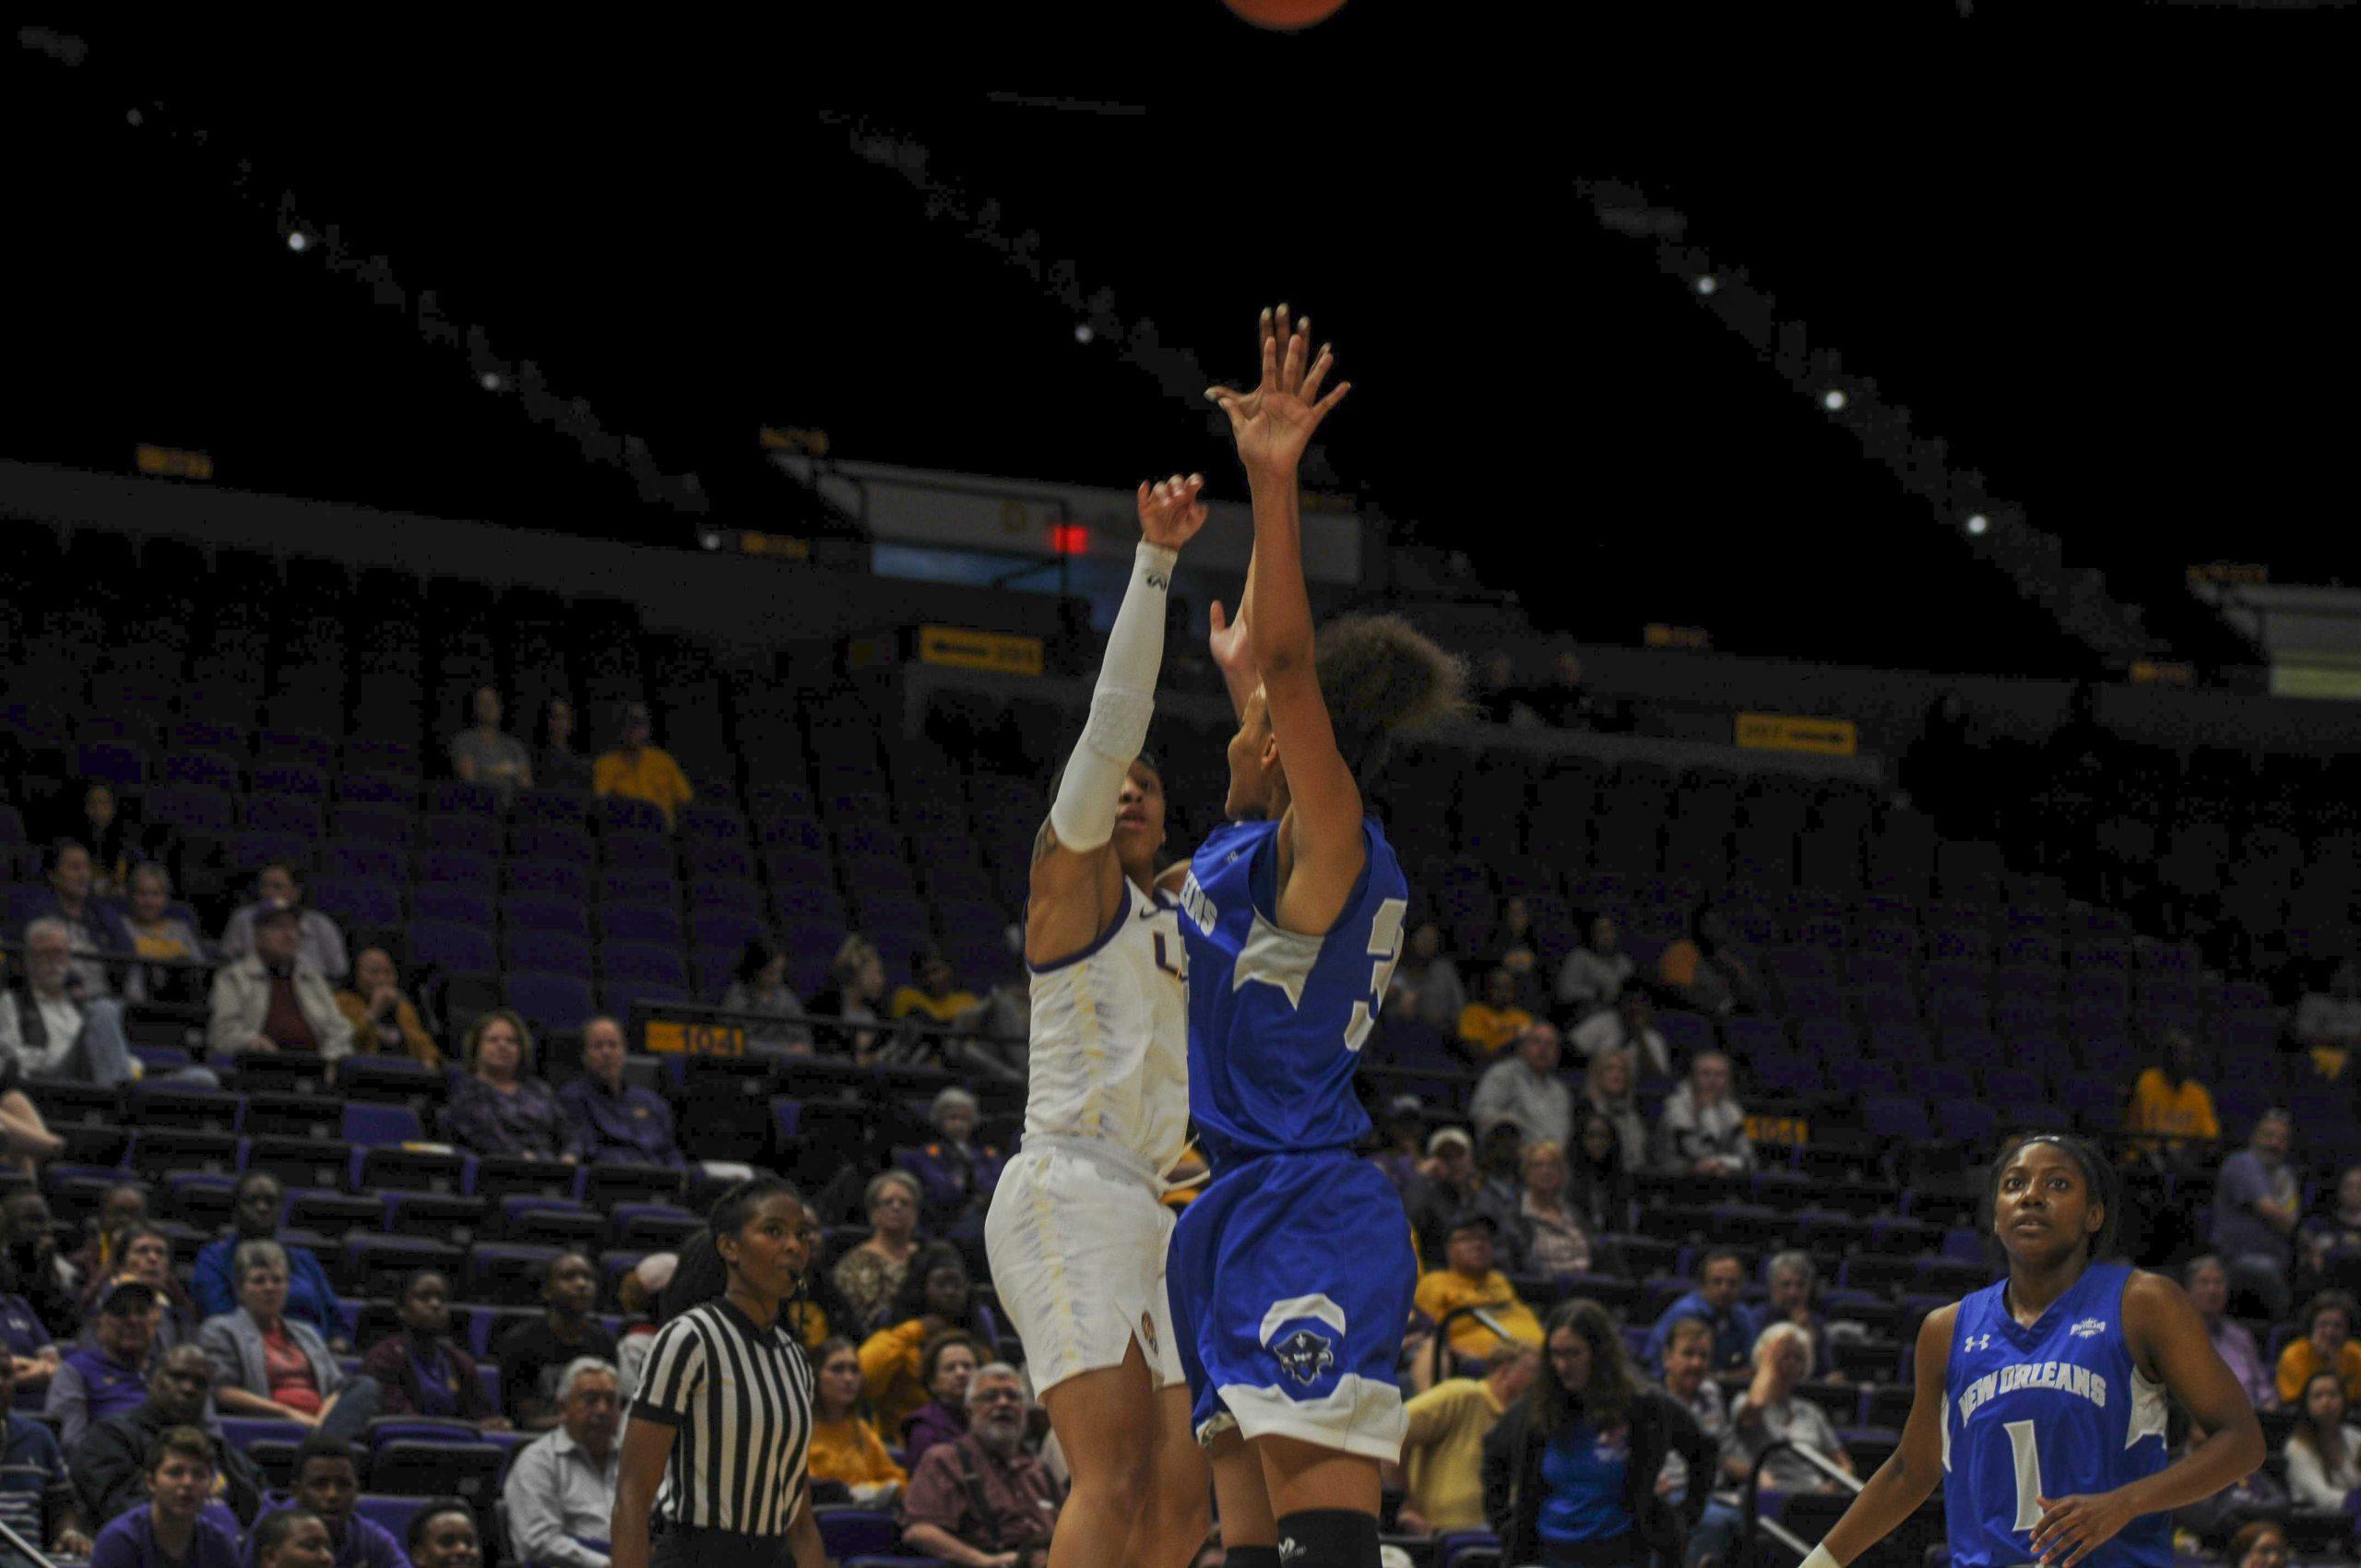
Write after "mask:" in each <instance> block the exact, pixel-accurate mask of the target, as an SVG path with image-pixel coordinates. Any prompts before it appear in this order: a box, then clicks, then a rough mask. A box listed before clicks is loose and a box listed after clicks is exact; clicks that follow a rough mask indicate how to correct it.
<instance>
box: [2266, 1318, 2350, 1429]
mask: <svg viewBox="0 0 2361 1568" xmlns="http://www.w3.org/2000/svg"><path fill="white" fill-rule="evenodd" d="M2356 1317H2361V1306H2356V1305H2355V1302H2354V1300H2353V1298H2352V1297H2350V1296H2348V1295H2346V1294H2345V1293H2344V1292H2343V1291H2342V1290H2323V1291H2321V1292H2320V1293H2319V1295H2317V1296H2315V1297H2313V1298H2312V1299H2311V1300H2310V1301H2307V1302H2305V1303H2304V1319H2303V1321H2304V1325H2305V1333H2304V1337H2303V1338H2301V1339H2290V1340H2289V1341H2287V1348H2285V1349H2284V1350H2282V1351H2281V1352H2280V1353H2279V1402H2280V1403H2281V1404H2282V1405H2285V1406H2290V1407H2293V1406H2294V1405H2295V1404H2296V1401H2297V1400H2299V1399H2301V1398H2302V1397H2303V1396H2304V1384H2307V1383H2308V1382H2310V1381H2311V1379H2312V1377H2313V1375H2314V1374H2315V1373H2318V1372H2335V1373H2336V1374H2338V1375H2339V1376H2341V1377H2342V1378H2343V1379H2344V1396H2345V1398H2347V1399H2350V1400H2361V1345H2356V1344H2355V1343H2354V1340H2353V1320H2354V1319H2355V1318H2356Z"/></svg>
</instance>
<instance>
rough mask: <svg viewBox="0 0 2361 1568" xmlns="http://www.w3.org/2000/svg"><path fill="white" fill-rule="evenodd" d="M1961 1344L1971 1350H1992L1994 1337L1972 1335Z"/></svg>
mask: <svg viewBox="0 0 2361 1568" xmlns="http://www.w3.org/2000/svg"><path fill="white" fill-rule="evenodd" d="M1960 1343H1961V1344H1963V1345H1964V1346H1965V1347H1967V1348H1969V1349H1970V1350H1989V1349H1990V1348H1992V1336H1990V1335H1988V1334H1971V1335H1969V1336H1967V1337H1966V1338H1965V1339H1963V1340H1961V1341H1960Z"/></svg>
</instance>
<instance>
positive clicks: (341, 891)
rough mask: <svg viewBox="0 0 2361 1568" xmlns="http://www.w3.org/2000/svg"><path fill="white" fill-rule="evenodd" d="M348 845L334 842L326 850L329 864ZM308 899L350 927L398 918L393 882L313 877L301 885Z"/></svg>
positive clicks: (398, 901)
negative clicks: (334, 843)
mask: <svg viewBox="0 0 2361 1568" xmlns="http://www.w3.org/2000/svg"><path fill="white" fill-rule="evenodd" d="M350 848H352V846H349V845H338V846H335V847H334V848H332V849H330V850H329V861H330V863H332V864H333V863H337V862H338V860H339V858H340V857H339V856H338V850H340V849H350ZM304 894H305V897H308V898H309V899H310V901H311V902H312V903H313V904H314V905H316V906H318V907H319V908H320V909H324V910H326V912H327V913H328V914H330V915H333V916H334V917H336V919H337V920H338V921H340V922H341V923H342V924H343V925H345V926H346V927H347V928H348V929H349V930H350V928H355V927H358V928H361V929H362V930H366V929H369V928H372V927H380V926H395V925H399V924H400V923H401V921H402V895H401V889H400V887H399V886H398V885H396V884H395V883H394V882H393V881H391V880H389V879H383V878H378V877H369V876H345V875H337V876H315V877H314V878H313V879H312V880H311V881H310V882H309V883H308V884H306V885H305V886H304Z"/></svg>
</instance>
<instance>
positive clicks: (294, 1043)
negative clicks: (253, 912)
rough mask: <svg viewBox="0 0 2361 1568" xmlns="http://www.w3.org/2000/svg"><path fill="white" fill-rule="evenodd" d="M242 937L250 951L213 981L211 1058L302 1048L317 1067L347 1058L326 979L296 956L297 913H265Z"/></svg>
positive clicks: (347, 1028)
mask: <svg viewBox="0 0 2361 1568" xmlns="http://www.w3.org/2000/svg"><path fill="white" fill-rule="evenodd" d="M248 934H249V935H250V936H251V938H252V942H253V950H252V951H251V952H249V953H247V954H246V955H245V956H243V957H241V958H238V959H236V960H235V961H233V962H231V963H230V964H227V965H225V966H223V968H221V970H220V972H219V973H218V974H216V975H215V976H214V977H213V1004H212V1018H211V1021H210V1023H209V1024H208V1027H207V1029H206V1043H207V1045H208V1047H209V1048H210V1049H211V1051H212V1052H213V1054H214V1055H215V1056H217V1057H221V1058H229V1057H235V1056H239V1055H242V1054H243V1053H244V1052H246V1051H264V1052H278V1051H304V1052H312V1053H315V1054H317V1055H318V1056H319V1057H320V1059H321V1060H322V1061H324V1062H335V1061H338V1060H339V1059H340V1058H343V1057H346V1056H349V1055H350V1054H351V1053H352V1025H351V1024H350V1022H348V1021H347V1020H346V1018H345V1016H344V1014H343V1013H342V1012H341V1011H340V1010H339V1009H338V1006H337V1004H336V993H335V992H332V991H330V990H329V989H328V977H327V976H326V974H324V973H323V972H322V971H321V969H320V968H319V966H318V965H317V964H315V963H314V961H313V960H312V959H311V958H309V957H307V956H305V955H304V953H303V940H302V939H303V916H302V915H301V913H300V912H299V911H297V910H296V909H294V908H293V907H292V906H291V905H280V906H278V907H275V908H272V909H267V910H265V911H263V913H262V914H261V915H260V916H258V917H257V918H256V919H255V921H253V922H252V924H251V926H250V927H249V932H248ZM338 956H339V957H341V956H342V955H341V954H340V953H339V955H338Z"/></svg>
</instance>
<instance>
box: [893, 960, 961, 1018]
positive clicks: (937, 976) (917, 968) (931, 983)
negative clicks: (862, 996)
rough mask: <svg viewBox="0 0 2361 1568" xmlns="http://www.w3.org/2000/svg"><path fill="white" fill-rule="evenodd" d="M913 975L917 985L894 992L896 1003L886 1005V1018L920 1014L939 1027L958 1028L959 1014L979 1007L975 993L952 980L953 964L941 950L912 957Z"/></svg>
mask: <svg viewBox="0 0 2361 1568" xmlns="http://www.w3.org/2000/svg"><path fill="white" fill-rule="evenodd" d="M910 971H911V974H912V976H913V977H914V978H915V979H916V980H917V981H918V983H917V984H916V985H905V986H897V987H896V988H895V992H894V1000H893V1001H891V1002H889V1003H887V1004H885V1014H886V1016H888V1017H890V1018H897V1019H898V1018H907V1017H908V1016H910V1015H911V1014H913V1013H919V1014H923V1015H924V1016H926V1017H928V1018H930V1019H931V1020H933V1021H934V1022H935V1023H938V1024H955V1023H957V1022H958V1021H959V1015H960V1014H962V1013H966V1012H970V1011H972V1010H973V1009H974V1008H975V1007H976V1005H977V1002H976V995H975V992H971V991H967V990H965V989H964V988H962V987H961V986H960V985H959V984H958V983H957V982H956V981H955V980H953V978H952V974H951V960H950V959H948V958H946V957H944V956H943V950H942V949H941V948H939V947H931V946H930V947H922V948H920V949H919V951H918V952H916V953H913V954H912V955H910Z"/></svg>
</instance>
